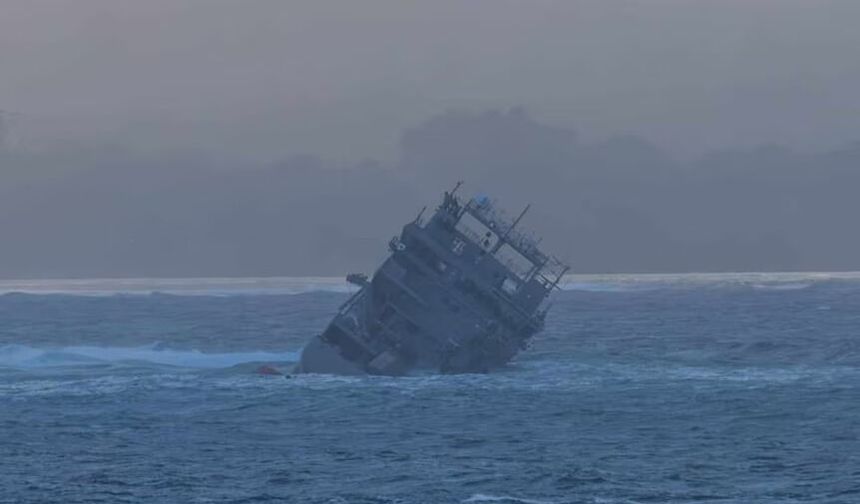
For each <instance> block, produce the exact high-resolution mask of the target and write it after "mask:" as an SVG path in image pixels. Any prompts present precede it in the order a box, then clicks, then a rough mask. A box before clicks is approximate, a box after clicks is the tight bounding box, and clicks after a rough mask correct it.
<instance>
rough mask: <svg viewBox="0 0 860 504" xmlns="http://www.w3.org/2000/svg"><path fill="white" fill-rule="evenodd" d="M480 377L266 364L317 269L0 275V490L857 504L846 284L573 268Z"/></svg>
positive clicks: (295, 331) (311, 312)
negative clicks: (230, 274) (90, 276)
mask: <svg viewBox="0 0 860 504" xmlns="http://www.w3.org/2000/svg"><path fill="white" fill-rule="evenodd" d="M563 287H564V290H563V291H560V292H557V293H556V294H555V295H554V296H553V303H554V306H553V307H552V309H551V311H550V315H549V317H548V319H547V327H546V330H545V331H544V333H542V334H541V335H540V336H538V337H537V338H536V340H535V342H534V345H533V346H532V348H530V349H529V350H527V351H526V352H524V353H523V354H521V355H520V356H519V357H518V358H517V359H516V360H515V361H514V362H513V363H511V364H510V365H509V366H508V367H506V368H504V369H502V370H499V371H497V372H494V373H490V374H473V375H457V376H437V375H429V374H425V375H416V376H409V377H404V378H383V377H359V378H356V377H348V378H347V377H337V376H322V375H300V376H292V377H290V376H271V375H262V374H259V373H257V369H258V368H259V366H260V365H262V364H266V365H271V366H274V367H277V368H280V369H284V370H289V368H290V366H291V364H292V363H293V362H295V361H296V359H297V358H298V355H299V352H300V350H301V348H302V346H303V344H304V343H305V342H306V341H308V339H310V338H311V337H312V336H314V335H315V334H317V333H318V332H319V331H320V330H321V329H323V328H324V326H325V324H326V323H327V322H328V320H329V318H330V317H331V315H332V314H333V313H334V312H335V310H336V309H337V307H338V305H339V304H340V303H341V302H343V301H344V300H345V299H346V297H347V296H348V295H349V288H348V287H347V286H346V285H345V284H344V283H343V282H341V281H339V280H330V279H204V280H122V281H105V280H92V281H90V280H86V281H85V280H76V281H65V282H57V281H34V282H21V281H18V282H0V502H3V503H6V502H8V503H44V502H62V503H74V502H105V503H117V502H201V503H202V502H218V503H220V502H237V503H238V502H310V503H314V502H318V503H353V502H355V503H460V502H472V503H475V502H494V503H579V502H582V503H646V502H647V503H654V502H672V503H682V502H684V503H689V502H713V503H777V502H779V503H791V502H816V503H853V502H860V276H858V275H854V274H792V275H778V274H759V275H755V274H753V275H663V276H660V275H657V276H649V275H645V276H636V275H632V276H592V277H569V278H567V279H565V282H564V283H563Z"/></svg>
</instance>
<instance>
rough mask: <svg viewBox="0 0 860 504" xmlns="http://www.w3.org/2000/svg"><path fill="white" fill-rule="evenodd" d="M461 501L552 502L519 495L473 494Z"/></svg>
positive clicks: (534, 503) (522, 503) (549, 503)
mask: <svg viewBox="0 0 860 504" xmlns="http://www.w3.org/2000/svg"><path fill="white" fill-rule="evenodd" d="M463 502H514V503H521V504H553V503H552V501H544V500H537V499H524V498H521V497H512V496H510V495H488V494H475V495H473V496H471V497H469V498H468V499H466V500H464V501H463Z"/></svg>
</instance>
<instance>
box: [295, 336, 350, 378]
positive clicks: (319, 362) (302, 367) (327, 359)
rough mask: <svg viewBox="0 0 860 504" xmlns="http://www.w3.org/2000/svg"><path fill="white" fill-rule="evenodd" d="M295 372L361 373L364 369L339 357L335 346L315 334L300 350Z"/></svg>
mask: <svg viewBox="0 0 860 504" xmlns="http://www.w3.org/2000/svg"><path fill="white" fill-rule="evenodd" d="M293 372H295V373H321V374H338V375H363V374H366V373H365V372H364V370H362V369H361V368H359V367H358V366H356V365H355V364H353V363H352V362H350V361H348V360H346V359H344V358H343V357H341V355H340V352H339V351H338V349H337V348H335V347H333V346H331V345H329V344H328V343H326V342H324V341H323V340H322V339H320V337H319V336H315V337H314V338H313V339H312V340H311V341H310V342H309V343H308V344H307V345H306V346H305V348H304V349H303V350H302V356H301V358H300V360H299V363H298V364H297V365H296V368H295V369H294V370H293Z"/></svg>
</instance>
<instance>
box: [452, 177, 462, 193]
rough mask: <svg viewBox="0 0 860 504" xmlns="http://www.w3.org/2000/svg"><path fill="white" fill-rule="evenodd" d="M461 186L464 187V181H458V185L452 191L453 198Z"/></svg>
mask: <svg viewBox="0 0 860 504" xmlns="http://www.w3.org/2000/svg"><path fill="white" fill-rule="evenodd" d="M461 185H463V181H462V180H458V181H457V185H455V186H454V188H453V189H451V196H453V195H454V193H456V192H457V189H459V188H460V186H461Z"/></svg>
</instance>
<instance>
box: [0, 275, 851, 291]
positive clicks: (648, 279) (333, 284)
mask: <svg viewBox="0 0 860 504" xmlns="http://www.w3.org/2000/svg"><path fill="white" fill-rule="evenodd" d="M831 280H853V281H860V272H832V273H831V272H805V273H677V274H674V273H673V274H656V273H655V274H651V273H648V274H605V275H591V274H589V275H585V274H572V275H565V276H564V278H562V280H561V281H560V282H559V287H560V288H561V289H562V290H571V291H591V292H629V291H646V290H653V289H659V288H665V287H672V286H674V287H697V286H706V287H707V286H726V285H729V286H732V285H737V286H749V287H753V288H756V289H763V290H791V289H803V288H807V287H809V286H811V285H813V284H815V283H817V282H826V281H831ZM355 289H356V287H354V286H352V285H350V284H348V283H347V282H346V280H345V279H344V278H343V277H251V278H95V279H72V280H68V279H67V280H63V279H60V280H46V279H40V280H0V294H9V293H14V292H17V293H24V294H69V295H81V296H111V295H118V294H124V295H134V294H142V295H148V294H154V293H164V294H172V295H186V296H238V295H265V294H269V295H276V294H301V293H306V292H341V293H351V292H354V291H355Z"/></svg>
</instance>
